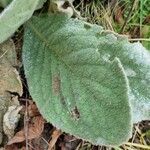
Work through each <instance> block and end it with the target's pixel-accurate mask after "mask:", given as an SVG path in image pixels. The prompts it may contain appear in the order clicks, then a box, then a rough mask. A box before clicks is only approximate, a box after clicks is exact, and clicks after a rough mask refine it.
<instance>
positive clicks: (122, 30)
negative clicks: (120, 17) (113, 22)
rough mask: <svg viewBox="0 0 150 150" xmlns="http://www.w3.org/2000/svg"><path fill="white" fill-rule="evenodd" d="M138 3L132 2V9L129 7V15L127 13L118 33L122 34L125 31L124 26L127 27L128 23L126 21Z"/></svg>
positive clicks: (135, 0)
mask: <svg viewBox="0 0 150 150" xmlns="http://www.w3.org/2000/svg"><path fill="white" fill-rule="evenodd" d="M138 2H139V0H134V1H133V3H132V7H131V9H130V11H129V13H128V16H127V18H126V20H125V22H124V24H123V26H122V28H121V31H120V33H123V32H124V30H125V28H126V25H127V23H128V20H129V18H130V16H131V14H132V12H133V10H134V9H135V6H136V4H137V3H138Z"/></svg>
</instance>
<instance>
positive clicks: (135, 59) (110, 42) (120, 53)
mask: <svg viewBox="0 0 150 150" xmlns="http://www.w3.org/2000/svg"><path fill="white" fill-rule="evenodd" d="M99 40H100V44H99V52H100V53H101V54H102V55H106V56H107V58H108V59H114V58H115V57H118V58H119V59H120V60H121V62H122V64H123V67H124V68H125V72H126V75H127V77H128V79H129V83H130V88H131V92H130V101H131V106H132V115H133V122H134V123H137V122H138V121H142V120H150V52H149V51H148V50H146V49H145V48H144V47H143V46H142V45H141V44H140V43H129V42H128V41H127V39H126V38H122V37H119V36H118V37H117V36H115V35H113V34H105V36H104V37H101V38H100V39H99Z"/></svg>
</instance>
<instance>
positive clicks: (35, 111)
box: [28, 102, 40, 117]
mask: <svg viewBox="0 0 150 150" xmlns="http://www.w3.org/2000/svg"><path fill="white" fill-rule="evenodd" d="M28 115H29V117H35V116H38V115H40V112H39V110H38V108H37V106H36V104H35V103H34V102H32V103H30V105H29V106H28Z"/></svg>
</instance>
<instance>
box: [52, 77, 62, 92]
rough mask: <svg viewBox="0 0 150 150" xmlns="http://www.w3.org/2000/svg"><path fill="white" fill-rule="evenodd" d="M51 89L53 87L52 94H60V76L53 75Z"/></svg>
mask: <svg viewBox="0 0 150 150" xmlns="http://www.w3.org/2000/svg"><path fill="white" fill-rule="evenodd" d="M52 89H53V92H54V94H56V95H58V94H60V91H61V80H60V77H59V76H58V75H56V76H54V77H53V80H52Z"/></svg>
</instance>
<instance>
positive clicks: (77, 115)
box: [71, 106, 80, 120]
mask: <svg viewBox="0 0 150 150" xmlns="http://www.w3.org/2000/svg"><path fill="white" fill-rule="evenodd" d="M71 114H72V117H73V118H75V119H77V120H78V119H79V118H80V112H79V110H78V108H77V106H75V107H74V108H73V109H72V110H71Z"/></svg>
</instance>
